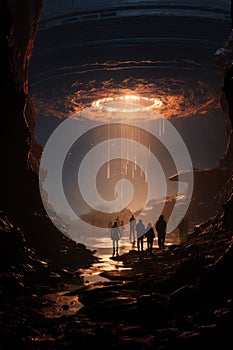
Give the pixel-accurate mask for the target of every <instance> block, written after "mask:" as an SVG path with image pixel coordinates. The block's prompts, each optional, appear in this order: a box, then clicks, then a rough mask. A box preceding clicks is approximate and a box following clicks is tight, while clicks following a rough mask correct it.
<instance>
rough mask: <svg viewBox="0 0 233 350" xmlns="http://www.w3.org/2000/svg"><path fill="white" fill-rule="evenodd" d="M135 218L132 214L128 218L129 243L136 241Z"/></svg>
mask: <svg viewBox="0 0 233 350" xmlns="http://www.w3.org/2000/svg"><path fill="white" fill-rule="evenodd" d="M135 228H136V219H135V217H134V215H132V216H131V217H130V219H129V239H130V242H131V243H135V241H136V231H135Z"/></svg>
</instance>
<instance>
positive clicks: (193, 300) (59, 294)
mask: <svg viewBox="0 0 233 350" xmlns="http://www.w3.org/2000/svg"><path fill="white" fill-rule="evenodd" d="M230 244H231V233H230V232H219V231H215V232H214V230H213V228H212V230H209V231H208V229H205V230H204V231H203V232H200V233H197V234H192V235H190V236H189V237H188V239H187V240H186V242H184V244H182V245H170V246H168V247H167V248H166V249H165V250H164V251H163V252H162V251H159V250H158V249H157V248H154V251H153V254H152V255H150V254H149V253H148V252H147V251H144V252H140V253H139V252H137V251H136V250H131V251H129V252H122V254H121V255H120V256H119V257H118V258H111V255H110V254H107V253H106V254H104V255H102V259H100V260H99V261H98V262H97V263H94V264H93V265H92V266H90V267H89V268H88V269H84V270H78V271H68V270H66V271H63V274H62V273H61V272H60V275H59V276H56V277H55V276H54V272H53V279H54V278H55V279H56V278H57V280H58V282H57V283H55V284H54V285H50V286H47V287H46V286H45V285H44V286H43V288H39V287H38V288H37V290H35V289H34V290H33V289H32V290H28V292H27V294H25V293H24V295H21V296H19V297H18V298H17V299H14V300H13V299H9V300H5V301H4V302H5V303H4V307H3V309H2V310H3V312H4V315H3V323H2V325H3V328H2V329H3V335H4V337H3V338H2V339H3V341H2V347H1V349H8V348H9V349H10V348H12V346H14V347H15V346H16V345H17V349H18V348H23V349H33V350H34V349H35V350H36V349H38V350H39V349H46V350H51V349H64V348H70V349H73V348H78V349H86V347H95V348H96V347H98V348H100V347H101V348H102V349H119V350H120V349H130V350H131V349H132V350H133V349H145V350H146V349H168V350H170V349H187V348H189V349H194V348H195V349H196V348H197V346H200V345H202V346H203V345H206V346H211V347H212V348H214V346H215V345H216V344H217V345H218V346H220V345H221V344H222V334H223V335H224V342H225V341H229V337H230V335H231V329H229V328H230V327H232V324H233V322H229V321H232V307H233V306H232V294H230V293H228V292H227V293H226V295H224V298H221V299H219V297H218V295H217V294H216V290H217V289H216V286H217V284H218V282H217V281H216V283H215V284H213V285H210V288H205V291H204V292H201V293H200V288H199V286H200V281H201V280H203V276H205V274H206V273H207V276H208V269H209V268H210V267H211V266H214V264H215V262H216V260H218V258H220V257H221V256H222V255H223V253H224V251H225V250H227V249H229V246H230ZM50 279H51V275H50ZM204 280H205V278H204ZM48 283H49V281H48ZM211 283H213V282H211ZM214 288H215V289H214ZM210 293H212V296H211V294H210ZM215 294H216V298H215V297H213V296H215ZM9 324H10V326H9ZM7 334H9V337H7Z"/></svg>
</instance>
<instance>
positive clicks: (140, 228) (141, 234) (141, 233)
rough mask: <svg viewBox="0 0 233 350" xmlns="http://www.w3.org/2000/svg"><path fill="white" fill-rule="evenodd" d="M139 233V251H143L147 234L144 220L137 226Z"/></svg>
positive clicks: (140, 220)
mask: <svg viewBox="0 0 233 350" xmlns="http://www.w3.org/2000/svg"><path fill="white" fill-rule="evenodd" d="M136 231H137V248H138V251H143V238H144V234H145V225H144V224H143V222H142V219H139V222H138V223H137V224H136Z"/></svg>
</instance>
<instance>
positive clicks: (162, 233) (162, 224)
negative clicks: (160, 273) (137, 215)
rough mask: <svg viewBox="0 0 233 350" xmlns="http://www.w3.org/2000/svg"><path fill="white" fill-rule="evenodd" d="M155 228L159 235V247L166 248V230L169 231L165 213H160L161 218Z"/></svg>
mask: <svg viewBox="0 0 233 350" xmlns="http://www.w3.org/2000/svg"><path fill="white" fill-rule="evenodd" d="M155 228H156V231H157V235H158V245H159V249H164V246H165V238H166V232H167V223H166V221H165V220H164V216H163V215H160V217H159V219H158V220H157V221H156V224H155Z"/></svg>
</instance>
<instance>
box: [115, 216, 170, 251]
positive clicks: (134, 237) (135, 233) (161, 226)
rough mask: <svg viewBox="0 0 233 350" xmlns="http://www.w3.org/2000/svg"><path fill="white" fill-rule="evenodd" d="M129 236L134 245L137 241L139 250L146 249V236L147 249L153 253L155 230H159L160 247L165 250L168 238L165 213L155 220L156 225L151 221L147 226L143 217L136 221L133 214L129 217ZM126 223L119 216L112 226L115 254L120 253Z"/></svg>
mask: <svg viewBox="0 0 233 350" xmlns="http://www.w3.org/2000/svg"><path fill="white" fill-rule="evenodd" d="M129 223H130V225H129V227H130V232H129V238H130V242H131V243H132V244H133V245H134V244H135V243H136V242H137V250H138V251H143V250H144V246H143V244H144V238H146V241H147V250H148V252H149V253H152V248H153V243H154V238H155V231H156V232H157V238H158V247H159V249H160V250H164V248H165V238H166V232H167V222H166V220H165V219H164V216H163V215H160V216H159V218H158V220H157V221H156V222H155V224H154V227H153V225H152V224H151V223H150V222H149V223H148V225H147V227H146V226H145V225H144V223H143V221H142V219H139V220H138V222H136V218H135V217H134V215H132V216H131V217H130V219H129ZM123 227H124V223H123V221H119V217H117V219H116V220H115V221H114V224H113V225H112V226H111V224H110V225H109V228H110V233H111V239H112V242H113V254H112V255H113V256H115V255H116V256H118V255H119V251H118V250H119V240H120V238H121V237H122V231H123Z"/></svg>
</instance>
